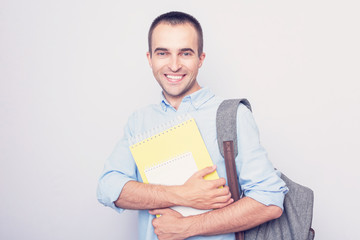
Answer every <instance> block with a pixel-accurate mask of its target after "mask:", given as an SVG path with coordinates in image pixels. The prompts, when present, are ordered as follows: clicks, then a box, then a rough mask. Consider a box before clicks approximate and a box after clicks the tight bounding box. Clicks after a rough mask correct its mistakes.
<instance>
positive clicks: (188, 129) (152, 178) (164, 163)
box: [129, 115, 219, 216]
mask: <svg viewBox="0 0 360 240" xmlns="http://www.w3.org/2000/svg"><path fill="white" fill-rule="evenodd" d="M129 141H130V151H131V153H132V155H133V157H134V159H135V162H136V165H137V167H138V169H139V172H140V175H141V178H142V179H143V181H144V183H152V184H162V185H181V184H183V183H185V181H186V180H187V179H188V178H189V177H190V176H192V175H193V174H194V173H195V172H196V171H198V170H200V169H203V168H205V167H208V166H212V165H213V162H212V160H211V158H210V155H209V152H208V151H207V148H206V146H205V143H204V141H203V139H202V137H201V134H200V131H199V129H198V127H197V125H196V122H195V120H194V118H192V117H191V116H189V115H184V116H180V117H178V118H176V119H174V120H173V121H170V122H168V123H166V124H163V125H161V126H158V127H156V128H154V129H151V130H150V131H147V132H145V133H143V134H141V135H138V136H135V137H133V138H131V139H130V140H129ZM218 178H219V176H218V174H217V172H216V171H215V172H213V173H211V174H209V175H207V176H206V177H205V179H218ZM173 209H175V210H177V211H179V212H180V213H181V214H182V215H184V216H189V215H195V214H199V213H202V212H204V210H197V209H192V208H186V207H181V206H177V207H174V208H173Z"/></svg>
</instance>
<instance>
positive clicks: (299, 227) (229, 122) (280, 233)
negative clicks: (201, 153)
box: [216, 99, 315, 240]
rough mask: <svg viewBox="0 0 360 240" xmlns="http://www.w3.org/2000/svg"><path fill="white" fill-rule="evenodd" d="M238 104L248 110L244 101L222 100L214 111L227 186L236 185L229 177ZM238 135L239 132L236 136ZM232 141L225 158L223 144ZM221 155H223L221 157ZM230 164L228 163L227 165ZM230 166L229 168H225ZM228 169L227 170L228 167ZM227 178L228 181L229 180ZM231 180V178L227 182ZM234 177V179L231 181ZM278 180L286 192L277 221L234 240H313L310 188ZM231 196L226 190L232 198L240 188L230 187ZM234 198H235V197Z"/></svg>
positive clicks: (235, 152) (244, 233) (311, 192)
mask: <svg viewBox="0 0 360 240" xmlns="http://www.w3.org/2000/svg"><path fill="white" fill-rule="evenodd" d="M240 103H242V104H244V105H245V106H247V107H248V108H249V109H250V111H251V105H250V103H249V101H248V100H246V99H229V100H225V101H223V102H222V103H221V104H220V106H219V108H218V111H217V116H216V129H217V137H218V144H219V149H220V152H221V154H222V156H223V157H224V158H225V162H226V168H227V169H226V171H227V175H228V183H229V187H230V185H231V184H232V183H233V182H236V183H238V179H237V175H236V174H229V173H230V172H233V171H234V170H236V169H232V168H233V167H232V166H235V162H234V160H235V157H236V155H237V153H238V152H237V131H236V115H237V108H238V106H239V104H240ZM240 134H241V133H240ZM228 142H232V143H233V145H232V146H233V150H231V151H232V157H230V158H229V157H228V156H227V155H229V154H228V153H227V150H226V148H225V143H228ZM224 149H225V150H224ZM224 152H225V155H224ZM227 162H232V163H227ZM229 164H230V165H229ZM229 166H230V167H229ZM229 178H230V179H229ZM231 178H232V179H231ZM235 178H236V179H235ZM281 179H282V180H284V182H285V183H286V185H287V187H288V188H289V192H288V193H287V194H286V195H285V199H284V211H283V214H282V215H281V217H280V218H277V219H274V220H271V221H269V222H266V223H263V224H261V225H259V226H257V227H255V228H252V229H249V230H247V231H245V232H241V233H236V238H237V239H243V238H244V237H245V240H313V239H314V236H315V231H314V230H313V229H312V228H311V223H312V215H313V203H314V193H313V191H312V190H311V189H309V188H307V187H304V186H302V185H300V184H297V183H295V182H293V181H291V180H290V179H289V178H287V177H286V176H285V175H284V174H281ZM233 188H237V189H235V191H234V192H235V194H233V191H232V190H231V187H230V191H231V193H232V195H233V196H234V195H236V191H238V192H239V193H240V196H241V188H240V186H237V187H233ZM235 198H236V197H235Z"/></svg>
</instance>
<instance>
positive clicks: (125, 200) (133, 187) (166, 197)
mask: <svg viewBox="0 0 360 240" xmlns="http://www.w3.org/2000/svg"><path fill="white" fill-rule="evenodd" d="M180 188H181V186H163V185H153V184H145V183H141V182H136V181H129V182H127V183H126V184H125V186H124V187H123V189H122V191H121V193H120V196H119V198H118V199H117V200H116V201H115V202H114V203H115V205H116V206H117V207H120V208H124V209H137V210H139V209H154V208H165V207H172V206H175V205H181V203H180V202H181V198H180V196H179V194H178V193H179V192H180Z"/></svg>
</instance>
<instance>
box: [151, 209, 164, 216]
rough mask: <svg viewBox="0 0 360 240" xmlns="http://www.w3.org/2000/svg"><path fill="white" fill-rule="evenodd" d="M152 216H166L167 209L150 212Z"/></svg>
mask: <svg viewBox="0 0 360 240" xmlns="http://www.w3.org/2000/svg"><path fill="white" fill-rule="evenodd" d="M149 213H150V214H151V215H164V214H165V213H166V208H161V209H152V210H150V211H149Z"/></svg>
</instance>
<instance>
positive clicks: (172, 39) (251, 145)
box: [97, 12, 287, 240]
mask: <svg viewBox="0 0 360 240" xmlns="http://www.w3.org/2000/svg"><path fill="white" fill-rule="evenodd" d="M148 41H149V52H148V53H147V58H148V61H149V64H150V67H151V68H152V70H153V75H154V77H155V79H156V80H157V82H158V83H159V85H160V86H161V88H162V100H161V101H160V103H159V104H153V105H149V106H147V107H145V108H143V109H141V110H139V111H136V112H135V113H133V114H132V115H131V116H130V117H129V120H128V123H127V125H126V127H125V132H124V137H123V138H122V139H121V140H120V141H119V143H118V144H117V146H116V147H115V150H114V151H113V153H112V154H111V156H110V157H109V158H108V159H107V161H106V164H105V168H104V171H103V173H102V175H101V177H100V179H99V185H98V191H97V195H98V200H99V201H100V202H101V203H103V204H104V205H106V206H110V207H112V208H114V209H115V210H116V211H118V212H121V211H123V210H124V209H137V210H139V238H140V239H146V240H155V239H171V240H174V239H185V238H189V237H191V239H229V240H230V239H231V240H233V239H234V232H236V231H240V230H246V229H249V228H252V227H254V226H257V225H259V224H261V223H264V222H266V221H269V220H271V219H274V218H277V217H279V216H280V215H281V214H282V208H283V200H284V195H285V193H286V192H287V188H286V186H285V183H284V182H283V181H282V180H281V179H280V177H279V172H277V171H276V170H274V168H273V166H272V164H271V163H270V162H269V160H268V158H267V155H266V151H265V150H264V149H263V147H262V146H261V145H260V144H259V136H258V130H257V127H256V124H255V122H254V119H253V117H252V114H251V112H250V111H249V110H248V109H247V108H246V107H245V106H243V105H240V106H239V109H238V118H237V119H238V122H237V130H238V156H237V158H236V165H237V173H238V178H239V184H240V185H241V188H242V189H243V190H244V193H245V197H244V198H242V199H241V200H239V201H237V202H235V203H233V199H232V198H231V195H230V193H229V189H228V187H227V186H225V184H226V181H225V177H226V170H225V164H224V159H223V158H222V156H221V154H220V152H219V149H218V144H217V136H216V120H215V118H216V111H217V108H218V106H219V105H220V103H221V102H222V100H223V99H221V98H219V97H217V96H215V95H214V94H213V93H212V92H211V91H210V89H208V88H203V87H201V86H200V85H199V83H198V81H197V75H198V71H199V68H200V67H201V66H202V64H203V62H204V59H205V53H203V35H202V30H201V26H200V24H199V22H198V21H197V20H196V19H195V18H194V17H192V16H190V15H188V14H186V13H182V12H169V13H165V14H163V15H161V16H159V17H158V18H156V19H155V20H154V22H153V23H152V25H151V27H150V30H149V39H148ZM182 114H190V115H191V116H192V117H194V119H195V121H196V123H197V125H198V127H199V130H200V132H201V135H202V137H203V139H204V142H205V144H206V147H207V149H208V151H209V154H210V156H211V158H212V161H213V162H214V166H213V167H208V168H205V169H202V170H200V171H198V172H196V173H195V174H194V175H193V176H192V177H190V178H189V179H188V180H187V181H186V182H185V183H184V184H183V185H179V186H163V185H153V184H144V183H142V179H141V177H140V174H139V171H138V169H137V167H136V164H135V162H134V159H133V157H132V155H131V152H130V150H129V142H128V139H129V138H131V137H132V136H136V135H138V134H141V133H144V132H146V131H148V130H149V129H152V128H154V127H156V126H158V125H159V124H161V123H166V122H168V121H169V120H172V119H174V118H176V117H177V116H178V115H182ZM215 166H216V167H215ZM215 170H217V172H218V174H219V176H220V179H218V180H204V176H206V175H207V174H209V173H212V172H213V171H215ZM220 187H222V188H220ZM172 206H188V207H193V208H197V209H215V210H213V211H210V212H207V213H204V214H200V215H195V216H189V217H183V216H182V215H181V214H179V213H178V212H176V211H174V210H171V209H170V208H169V207H172ZM154 215H161V217H159V218H155V216H154Z"/></svg>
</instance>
